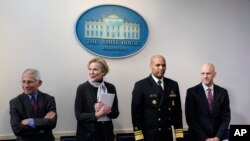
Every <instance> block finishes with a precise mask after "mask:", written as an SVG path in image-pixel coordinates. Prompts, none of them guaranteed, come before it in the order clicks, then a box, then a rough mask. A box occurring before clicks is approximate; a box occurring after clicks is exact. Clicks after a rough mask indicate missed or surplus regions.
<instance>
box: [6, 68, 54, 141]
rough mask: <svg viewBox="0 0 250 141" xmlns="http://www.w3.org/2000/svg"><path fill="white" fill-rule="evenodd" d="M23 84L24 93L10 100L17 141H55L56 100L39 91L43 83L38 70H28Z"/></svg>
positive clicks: (11, 120) (11, 119) (11, 116)
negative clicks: (53, 131)
mask: <svg viewBox="0 0 250 141" xmlns="http://www.w3.org/2000/svg"><path fill="white" fill-rule="evenodd" d="M21 83H22V89H23V93H22V94H20V95H18V96H17V97H15V98H14V99H12V100H10V123H11V127H12V130H13V132H14V134H15V135H16V137H17V141H54V140H55V139H54V136H53V134H52V129H54V128H55V126H56V122H57V116H56V103H55V98H54V97H53V96H50V95H48V94H45V93H43V92H41V91H39V90H38V88H39V87H40V86H41V84H42V81H41V79H40V75H39V72H38V71H37V70H36V69H26V70H25V71H24V72H23V74H22V81H21Z"/></svg>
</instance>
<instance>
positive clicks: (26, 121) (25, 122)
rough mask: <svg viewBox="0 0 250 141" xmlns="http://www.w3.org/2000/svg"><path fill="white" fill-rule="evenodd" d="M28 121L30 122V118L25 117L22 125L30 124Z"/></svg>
mask: <svg viewBox="0 0 250 141" xmlns="http://www.w3.org/2000/svg"><path fill="white" fill-rule="evenodd" d="M28 123H29V121H28V119H24V120H22V121H21V124H22V125H28Z"/></svg>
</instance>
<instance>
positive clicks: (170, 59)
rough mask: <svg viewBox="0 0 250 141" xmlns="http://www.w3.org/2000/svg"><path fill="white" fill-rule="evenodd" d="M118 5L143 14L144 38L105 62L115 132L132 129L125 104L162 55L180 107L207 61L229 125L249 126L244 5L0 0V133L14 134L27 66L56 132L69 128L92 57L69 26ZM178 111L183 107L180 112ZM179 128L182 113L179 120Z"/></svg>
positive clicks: (234, 0)
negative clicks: (223, 95)
mask: <svg viewBox="0 0 250 141" xmlns="http://www.w3.org/2000/svg"><path fill="white" fill-rule="evenodd" d="M100 4H118V5H122V6H126V7H128V8H131V9H133V10H135V11H137V12H138V13H140V14H141V16H142V17H144V19H145V20H146V22H147V23H148V26H149V40H148V42H147V44H146V46H145V48H144V49H143V50H142V51H141V52H140V53H138V54H136V55H134V56H131V57H129V58H124V59H107V62H108V64H109V66H110V69H111V71H110V73H109V74H108V75H107V76H106V80H107V81H109V82H111V83H113V84H115V85H116V87H117V91H118V98H119V108H120V112H121V113H120V116H119V117H118V119H116V120H115V122H114V123H115V129H131V127H132V125H131V115H130V101H131V92H132V89H133V85H134V83H135V82H136V81H137V80H139V79H142V78H144V77H147V76H148V75H149V73H150V71H149V59H150V57H151V56H152V55H153V54H158V53H161V54H162V55H164V56H165V57H166V58H167V72H166V76H167V77H170V78H172V79H174V80H176V81H178V82H179V85H180V90H181V97H182V105H183V109H184V101H185V95H186V89H187V88H189V87H191V86H194V85H196V84H198V83H199V82H200V79H199V67H200V65H201V64H202V63H204V62H208V61H209V62H213V63H214V64H215V65H216V67H217V72H218V73H217V78H216V80H215V82H216V83H217V84H219V85H221V86H223V87H225V88H226V89H228V91H229V95H230V100H231V110H232V121H231V123H232V124H250V115H249V112H247V111H248V110H247V109H248V107H249V104H248V103H249V102H250V96H249V95H248V92H249V91H250V87H249V86H250V81H249V76H248V73H249V72H250V64H249V60H250V55H248V52H250V27H249V25H250V16H249V14H250V1H249V0H74V1H72V0H63V1H62V0H42V1H34V0H22V1H20V0H1V1H0V20H1V21H0V67H1V68H0V135H7V134H12V131H11V128H10V124H9V118H10V117H9V113H8V112H9V104H8V102H9V100H10V99H11V98H13V97H15V96H16V95H18V94H20V93H21V92H22V89H21V84H20V76H21V73H22V72H23V70H24V69H26V68H27V67H31V68H37V69H39V70H40V72H41V75H42V79H43V85H42V87H41V88H40V90H42V91H44V92H47V93H49V94H51V95H53V96H55V98H56V102H57V109H58V124H57V127H56V129H55V130H54V131H55V132H64V131H74V130H75V129H76V120H75V116H74V108H73V107H74V98H75V91H76V87H77V86H78V84H80V83H82V82H84V81H86V80H87V78H88V76H87V68H86V65H87V62H88V60H89V59H91V58H92V57H94V55H93V54H91V53H89V52H87V51H86V50H85V49H83V48H82V46H81V44H80V42H79V41H78V39H77V37H76V35H75V23H76V21H77V19H78V17H79V16H80V15H81V14H82V13H83V12H84V11H86V10H87V9H89V8H92V7H94V6H97V5H100ZM183 111H184V110H183ZM183 121H184V125H185V127H186V126H187V125H186V122H185V116H183Z"/></svg>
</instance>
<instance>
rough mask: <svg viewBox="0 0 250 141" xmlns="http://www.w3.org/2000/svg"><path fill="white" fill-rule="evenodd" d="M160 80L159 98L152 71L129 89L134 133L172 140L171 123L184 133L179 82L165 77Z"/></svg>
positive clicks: (158, 140)
mask: <svg viewBox="0 0 250 141" xmlns="http://www.w3.org/2000/svg"><path fill="white" fill-rule="evenodd" d="M163 81H164V93H163V95H162V97H161V98H159V97H158V93H159V92H161V91H160V89H159V87H158V86H157V84H156V82H155V81H154V79H153V78H152V76H151V75H150V76H149V77H147V78H145V79H143V80H140V81H138V82H136V83H135V86H134V89H133V92H132V105H131V108H132V110H131V111H132V123H133V127H134V131H135V137H136V136H138V135H140V133H142V134H143V136H144V140H145V141H166V140H168V141H171V140H172V129H171V125H173V126H174V127H175V129H179V130H178V131H181V133H183V127H182V110H181V100H180V93H179V87H178V83H177V82H175V81H173V80H171V79H168V78H165V77H164V78H163ZM136 138H137V137H136Z"/></svg>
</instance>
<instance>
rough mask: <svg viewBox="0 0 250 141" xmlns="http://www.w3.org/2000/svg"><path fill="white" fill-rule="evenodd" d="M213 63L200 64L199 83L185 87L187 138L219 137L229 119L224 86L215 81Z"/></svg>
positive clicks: (206, 140) (217, 139)
mask: <svg viewBox="0 0 250 141" xmlns="http://www.w3.org/2000/svg"><path fill="white" fill-rule="evenodd" d="M215 75H216V71H215V67H214V65H213V64H211V63H206V64H203V65H202V66H201V81H202V82H201V83H200V84H198V85H197V86H194V87H192V88H189V89H188V90H187V96H186V103H185V113H186V120H187V124H188V126H189V130H188V137H189V141H220V140H222V139H223V136H224V135H225V133H226V132H227V129H228V126H229V122H230V118H231V116H230V107H229V96H228V93H227V90H226V89H224V88H222V87H220V86H218V85H215V84H214V83H213V79H214V77H215Z"/></svg>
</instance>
